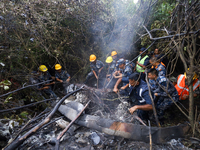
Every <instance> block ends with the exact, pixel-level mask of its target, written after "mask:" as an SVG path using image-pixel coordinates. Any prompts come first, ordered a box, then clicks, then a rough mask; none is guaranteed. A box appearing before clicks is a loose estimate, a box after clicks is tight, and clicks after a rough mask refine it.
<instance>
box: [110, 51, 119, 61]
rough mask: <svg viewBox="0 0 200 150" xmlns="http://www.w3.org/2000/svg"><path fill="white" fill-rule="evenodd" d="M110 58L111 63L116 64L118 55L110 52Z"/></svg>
mask: <svg viewBox="0 0 200 150" xmlns="http://www.w3.org/2000/svg"><path fill="white" fill-rule="evenodd" d="M111 57H112V59H113V63H117V60H118V54H117V52H116V51H112V52H111Z"/></svg>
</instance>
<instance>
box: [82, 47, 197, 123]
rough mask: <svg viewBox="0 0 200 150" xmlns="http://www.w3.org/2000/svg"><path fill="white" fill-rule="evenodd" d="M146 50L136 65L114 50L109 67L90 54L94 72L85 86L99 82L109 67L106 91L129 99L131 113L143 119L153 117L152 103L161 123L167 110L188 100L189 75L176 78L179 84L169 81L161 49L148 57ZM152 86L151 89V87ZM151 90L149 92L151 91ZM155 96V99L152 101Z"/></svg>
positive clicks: (106, 76) (143, 50)
mask: <svg viewBox="0 0 200 150" xmlns="http://www.w3.org/2000/svg"><path fill="white" fill-rule="evenodd" d="M146 51H147V50H146V48H144V47H143V48H141V49H140V55H139V57H138V58H137V61H136V65H135V63H133V62H131V61H129V60H126V59H125V58H124V57H123V56H121V57H120V56H118V53H117V51H112V52H111V56H109V57H107V59H106V61H105V62H106V64H107V65H104V63H103V62H101V61H100V60H97V58H96V56H95V55H94V54H92V55H90V67H91V72H90V73H89V74H88V75H87V77H86V81H85V84H87V83H88V81H89V80H90V79H91V78H96V80H97V81H98V80H100V78H101V77H102V75H101V74H103V73H102V70H103V68H104V67H106V75H105V74H104V78H106V82H105V84H104V85H103V87H104V88H113V92H115V93H119V94H120V95H125V96H128V97H129V100H130V102H131V103H132V105H133V107H131V108H130V109H129V112H130V113H131V114H133V113H134V112H135V111H137V114H138V116H139V117H140V118H141V119H143V120H149V119H150V118H154V116H153V113H152V112H153V107H152V102H154V103H155V109H156V112H157V116H158V119H159V120H160V122H163V120H164V113H165V111H166V109H168V108H169V107H170V106H172V105H173V104H174V103H176V102H178V101H179V100H185V99H187V98H188V96H189V88H188V85H189V83H188V81H187V77H186V74H183V75H182V74H181V75H179V76H178V78H177V84H176V85H175V84H174V83H172V82H171V81H170V80H169V79H168V78H166V65H168V64H167V62H168V61H167V60H166V58H165V57H164V55H162V54H160V52H159V50H158V49H155V51H154V52H153V53H152V55H151V57H150V56H149V55H148V54H147V52H146ZM197 78H198V76H197V75H196V74H195V75H194V78H193V90H194V93H195V94H194V96H197V95H198V94H199V84H200V82H199V80H198V79H197ZM148 85H149V87H148ZM149 89H150V90H149ZM151 97H152V98H151Z"/></svg>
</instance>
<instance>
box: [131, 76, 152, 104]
mask: <svg viewBox="0 0 200 150" xmlns="http://www.w3.org/2000/svg"><path fill="white" fill-rule="evenodd" d="M129 95H130V96H132V97H135V98H136V100H138V102H139V104H140V105H145V104H150V105H151V104H152V103H151V98H150V96H149V90H148V86H147V83H146V82H144V81H143V80H140V84H139V85H138V86H135V87H132V86H131V87H130V93H129Z"/></svg>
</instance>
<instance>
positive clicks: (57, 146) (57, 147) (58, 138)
mask: <svg viewBox="0 0 200 150" xmlns="http://www.w3.org/2000/svg"><path fill="white" fill-rule="evenodd" d="M90 101H91V100H90ZM90 101H88V102H87V104H86V105H85V107H84V108H83V109H82V111H81V112H79V114H78V115H77V117H76V118H74V119H73V120H72V121H71V122H70V124H69V125H68V126H67V127H66V128H65V129H64V130H63V131H62V133H60V134H59V135H58V137H57V138H56V141H55V143H56V145H55V150H59V145H60V139H61V138H62V136H63V135H64V134H65V132H67V130H68V129H69V127H71V125H72V124H73V123H74V122H75V121H76V120H77V119H78V117H79V116H80V115H81V114H82V113H83V111H84V110H85V109H86V107H87V106H88V105H89V103H90Z"/></svg>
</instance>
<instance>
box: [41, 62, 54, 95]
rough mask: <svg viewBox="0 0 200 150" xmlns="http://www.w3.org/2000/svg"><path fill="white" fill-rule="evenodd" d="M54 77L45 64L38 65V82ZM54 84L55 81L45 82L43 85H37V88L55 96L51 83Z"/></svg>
mask: <svg viewBox="0 0 200 150" xmlns="http://www.w3.org/2000/svg"><path fill="white" fill-rule="evenodd" d="M51 79H54V78H53V77H52V76H51V75H50V74H49V72H48V69H47V67H46V66H45V65H40V67H39V78H38V80H39V82H44V81H47V80H51ZM53 84H55V82H50V81H49V82H47V83H45V84H43V85H39V87H38V90H40V91H44V92H45V93H46V94H48V95H50V96H53V97H54V98H57V95H56V94H55V93H54V92H53V91H52V89H51V85H53Z"/></svg>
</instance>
